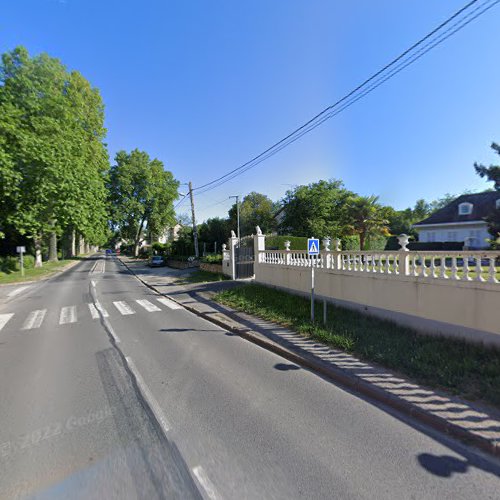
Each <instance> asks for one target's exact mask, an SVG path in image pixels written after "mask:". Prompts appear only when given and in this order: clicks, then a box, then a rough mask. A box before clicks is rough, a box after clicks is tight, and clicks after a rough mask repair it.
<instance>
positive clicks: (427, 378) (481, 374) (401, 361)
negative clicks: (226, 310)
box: [215, 284, 500, 407]
mask: <svg viewBox="0 0 500 500" xmlns="http://www.w3.org/2000/svg"><path fill="white" fill-rule="evenodd" d="M215 300H217V301H218V302H220V303H222V304H225V305H228V306H230V307H233V308H235V309H238V310H240V311H244V312H246V313H249V314H253V315H255V316H258V317H260V318H262V319H265V320H269V321H273V322H275V323H278V324H280V325H283V326H286V327H289V328H291V329H293V330H295V331H297V332H299V333H301V334H303V335H306V336H310V337H313V338H315V339H317V340H320V341H321V342H324V343H326V344H328V345H331V346H333V347H335V348H338V349H342V350H344V351H346V352H349V353H352V354H355V355H356V356H358V357H360V358H362V359H364V360H366V361H374V362H376V363H379V364H380V365H383V366H386V367H387V368H390V369H393V370H395V371H398V372H400V373H401V374H404V375H407V376H409V377H411V378H413V379H414V380H416V381H417V382H419V383H421V384H425V385H427V386H429V387H435V388H442V389H446V390H448V391H450V392H452V393H454V394H458V395H460V396H463V397H465V398H467V399H469V400H478V399H479V400H483V401H485V402H487V403H490V404H492V405H494V406H496V407H500V350H498V349H493V348H489V347H488V348H486V347H483V346H479V345H478V346H476V345H470V344H467V343H465V342H462V341H460V340H455V339H450V338H444V337H432V336H427V335H422V334H418V333H417V332H416V331H415V330H412V329H410V328H405V327H402V326H399V325H396V324H395V323H392V322H390V321H384V320H381V319H378V318H374V317H372V316H369V315H366V314H362V313H359V312H356V311H352V310H349V309H345V308H340V307H336V306H333V305H331V304H330V305H329V306H328V314H327V324H326V325H325V326H323V325H322V324H319V323H314V324H312V323H311V321H310V307H311V304H310V301H309V300H308V299H306V298H304V297H299V296H296V295H291V294H289V293H286V292H283V291H280V290H275V289H273V288H268V287H265V286H262V285H255V284H250V285H245V286H242V287H238V288H234V289H231V290H226V291H223V292H220V293H219V294H217V296H216V298H215ZM315 317H316V318H323V305H322V304H320V303H317V304H316V310H315Z"/></svg>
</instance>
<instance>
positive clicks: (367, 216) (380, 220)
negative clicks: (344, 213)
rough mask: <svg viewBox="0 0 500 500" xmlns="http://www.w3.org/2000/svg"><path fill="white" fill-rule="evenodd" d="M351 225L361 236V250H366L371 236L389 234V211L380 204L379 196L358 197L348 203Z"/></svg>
mask: <svg viewBox="0 0 500 500" xmlns="http://www.w3.org/2000/svg"><path fill="white" fill-rule="evenodd" d="M348 216H349V225H350V227H351V230H352V232H353V233H354V234H357V235H358V236H359V248H360V250H365V248H366V247H365V244H366V241H367V239H368V238H369V237H370V236H376V235H380V234H385V235H387V234H388V231H387V224H388V223H389V221H388V220H387V219H386V217H387V210H386V209H385V207H383V206H382V205H380V204H379V203H378V197H377V196H357V197H354V198H353V199H351V200H350V201H349V202H348Z"/></svg>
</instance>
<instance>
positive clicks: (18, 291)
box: [7, 285, 31, 298]
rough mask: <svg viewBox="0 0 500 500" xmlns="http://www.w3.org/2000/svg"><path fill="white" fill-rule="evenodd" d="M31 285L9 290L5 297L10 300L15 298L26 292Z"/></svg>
mask: <svg viewBox="0 0 500 500" xmlns="http://www.w3.org/2000/svg"><path fill="white" fill-rule="evenodd" d="M30 286H31V285H28V286H20V287H18V288H15V289H14V290H11V291H10V292H9V293H8V294H7V297H9V298H11V297H15V296H16V295H18V294H19V293H21V292H24V290H27V289H28V288H29V287H30Z"/></svg>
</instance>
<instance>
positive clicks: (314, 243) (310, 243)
mask: <svg viewBox="0 0 500 500" xmlns="http://www.w3.org/2000/svg"><path fill="white" fill-rule="evenodd" d="M307 253H308V254H309V255H319V239H318V238H309V239H308V240H307Z"/></svg>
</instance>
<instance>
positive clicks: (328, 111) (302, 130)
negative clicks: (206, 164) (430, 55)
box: [194, 0, 500, 194]
mask: <svg viewBox="0 0 500 500" xmlns="http://www.w3.org/2000/svg"><path fill="white" fill-rule="evenodd" d="M499 1H500V0H494V1H491V0H488V1H486V2H485V3H483V4H481V5H479V6H477V7H476V8H475V9H473V10H472V11H471V12H469V13H468V14H467V15H465V16H464V17H462V18H461V19H460V20H458V21H457V22H455V23H454V24H453V25H452V26H450V27H449V28H448V29H447V30H445V31H444V32H442V33H440V34H439V35H438V36H437V37H435V38H434V39H432V40H430V41H429V42H428V43H426V44H425V45H424V46H423V47H422V48H420V49H419V50H418V51H417V52H415V53H413V54H411V55H410V57H408V58H407V59H406V60H405V57H406V56H408V55H409V54H410V53H411V52H412V51H413V50H414V49H416V48H417V47H419V46H420V45H422V44H424V42H426V41H427V40H429V39H431V38H432V37H433V36H434V35H435V34H436V33H438V32H439V31H440V30H441V29H442V28H444V27H445V26H446V25H448V24H450V23H451V22H452V21H453V20H454V19H456V18H457V17H459V16H460V14H462V13H464V12H465V11H466V10H467V9H469V8H470V7H472V5H474V4H476V3H477V2H478V0H473V1H470V2H468V3H467V4H466V5H465V6H464V7H462V8H461V9H459V10H458V11H457V12H455V13H454V14H453V15H452V16H450V17H449V18H448V19H446V20H445V21H444V22H442V23H441V24H440V25H439V26H437V27H436V28H434V29H433V30H432V31H431V32H430V33H428V34H427V35H425V36H424V37H423V38H421V39H420V40H419V41H418V42H416V43H414V44H413V45H412V46H411V47H410V48H408V49H406V50H405V51H404V52H402V53H401V54H400V55H399V56H397V57H396V58H395V59H393V60H392V61H391V62H390V63H388V64H386V65H385V66H384V67H383V68H382V69H380V70H379V71H377V72H376V73H375V74H373V75H372V76H371V77H370V78H368V79H366V80H365V81H364V82H363V83H361V84H360V85H358V86H357V87H356V88H355V89H354V90H352V91H350V92H349V93H347V94H346V95H345V96H343V97H342V98H341V99H339V100H338V101H336V102H335V103H334V104H332V105H330V106H328V107H327V108H325V109H324V110H323V111H321V112H320V113H318V114H317V115H315V116H314V117H313V118H311V119H310V120H308V121H307V122H306V123H304V124H303V125H301V126H300V127H298V128H297V129H295V130H294V131H293V132H291V133H290V134H288V135H287V136H286V137H284V138H283V139H281V140H280V141H278V142H276V143H275V144H273V145H272V146H270V147H269V148H267V149H266V150H265V151H263V152H262V153H260V154H259V155H257V156H255V157H254V158H252V159H251V160H249V161H248V162H246V163H244V164H242V165H240V166H239V167H237V168H235V169H233V170H231V171H230V172H228V173H226V174H224V175H222V176H221V177H219V178H217V179H214V180H213V181H211V182H208V183H206V184H203V185H202V186H198V187H196V188H194V190H199V189H200V190H202V191H200V193H198V194H202V193H205V192H207V191H210V190H211V189H215V188H216V187H219V186H221V185H222V184H224V183H226V182H228V181H230V180H232V179H234V178H235V177H237V176H238V175H241V174H243V173H244V172H246V171H247V170H249V169H250V168H253V167H255V166H257V165H258V164H259V163H261V162H262V161H264V160H266V159H268V158H269V157H271V156H273V155H274V154H276V153H278V152H279V151H281V150H282V149H283V148H285V147H287V146H288V145H290V144H291V143H293V142H295V141H296V140H298V139H300V138H301V137H302V136H303V135H305V134H306V133H308V132H310V131H311V130H313V129H315V128H316V127H318V126H319V125H321V124H322V123H323V122H324V121H326V120H328V119H329V118H332V117H333V116H336V115H337V114H339V113H340V112H342V111H344V110H345V109H347V108H348V107H350V106H351V105H352V104H354V103H355V102H357V101H358V100H360V99H362V98H363V97H365V96H366V95H368V94H369V93H371V92H372V91H373V90H375V89H376V88H377V87H379V86H380V85H382V84H383V83H385V82H386V81H387V80H389V79H391V78H393V77H394V76H395V75H397V74H398V73H399V72H401V71H402V70H403V69H405V68H406V67H408V66H409V65H411V64H413V63H415V62H416V61H417V60H418V59H420V58H421V57H422V56H423V55H425V54H426V53H427V52H429V51H430V50H432V49H433V48H435V47H436V46H437V45H439V44H441V43H442V42H444V41H445V40H446V39H448V38H449V37H450V36H452V35H454V34H455V33H456V32H457V31H459V30H461V29H463V28H464V27H465V26H467V25H468V24H469V23H471V22H472V21H473V20H475V19H476V18H477V17H479V16H480V15H482V14H484V13H485V12H486V11H487V10H489V9H491V8H492V7H494V6H495V5H496V4H497V3H498V2H499ZM488 4H489V5H488ZM468 18H469V19H468ZM393 66H395V68H393V69H391V71H390V72H389V74H384V75H383V73H385V72H386V71H387V70H388V69H389V68H392V67H393ZM381 75H382V76H381ZM379 77H380V78H379ZM370 82H372V83H371V85H370V86H368V88H366V89H364V90H363V92H361V93H360V94H358V95H356V94H357V93H358V92H359V91H360V90H361V89H363V88H364V87H366V86H367V85H368V84H369V83H370ZM340 104H342V106H341V107H340V108H338V106H339V105H340ZM337 108H338V109H337Z"/></svg>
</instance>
